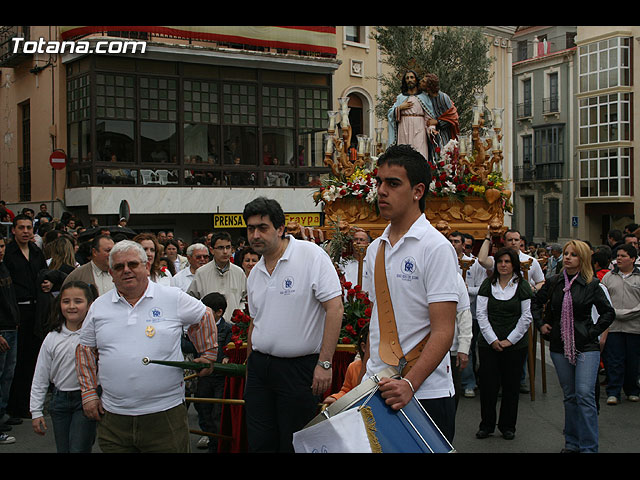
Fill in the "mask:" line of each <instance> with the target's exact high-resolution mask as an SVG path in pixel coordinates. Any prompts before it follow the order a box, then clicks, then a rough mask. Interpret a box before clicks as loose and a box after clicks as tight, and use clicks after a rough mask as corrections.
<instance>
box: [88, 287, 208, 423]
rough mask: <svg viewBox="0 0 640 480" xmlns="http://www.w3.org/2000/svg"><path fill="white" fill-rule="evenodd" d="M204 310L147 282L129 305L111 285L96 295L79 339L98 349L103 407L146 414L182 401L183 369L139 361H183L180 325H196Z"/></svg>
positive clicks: (177, 292)
mask: <svg viewBox="0 0 640 480" xmlns="http://www.w3.org/2000/svg"><path fill="white" fill-rule="evenodd" d="M205 310H206V307H205V305H204V304H203V303H202V302H201V301H200V300H198V299H196V298H193V297H192V296H190V295H187V294H186V293H184V292H182V291H181V290H179V289H177V288H172V287H167V286H164V285H159V284H157V283H154V282H151V281H150V282H149V285H148V286H147V290H146V291H145V293H144V295H143V296H142V298H141V299H140V300H138V303H136V305H135V306H133V307H132V306H131V305H130V304H129V303H128V302H127V301H126V300H125V299H124V298H123V297H121V296H120V294H119V293H118V291H117V289H115V288H114V289H113V290H112V291H110V292H107V293H106V294H104V295H102V296H100V297H98V298H97V299H96V301H95V302H93V304H92V305H91V308H90V309H89V312H88V313H87V317H86V318H85V320H84V323H83V324H82V329H81V332H80V343H81V344H82V345H86V346H88V347H97V349H98V378H99V382H100V385H101V386H102V397H101V399H102V405H103V406H104V408H105V410H107V411H108V412H111V413H117V414H121V415H145V414H148V413H155V412H161V411H165V410H168V409H170V408H173V407H175V406H177V405H179V404H180V403H182V402H183V401H184V379H183V378H184V373H183V371H182V369H180V368H175V367H167V366H164V365H157V364H149V365H144V364H143V363H142V359H143V358H144V357H148V358H149V359H151V360H176V361H182V360H184V355H183V354H182V351H181V349H180V339H181V337H182V332H183V326H187V325H191V324H194V323H198V322H199V321H200V320H201V319H202V317H203V315H204V314H205Z"/></svg>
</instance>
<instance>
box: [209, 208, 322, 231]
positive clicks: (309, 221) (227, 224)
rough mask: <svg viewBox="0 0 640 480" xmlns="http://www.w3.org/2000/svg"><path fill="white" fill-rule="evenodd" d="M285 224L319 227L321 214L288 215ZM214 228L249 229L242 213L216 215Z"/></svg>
mask: <svg viewBox="0 0 640 480" xmlns="http://www.w3.org/2000/svg"><path fill="white" fill-rule="evenodd" d="M284 218H285V223H289V222H297V223H298V224H300V225H301V226H303V227H319V226H320V213H315V212H313V213H287V214H285V216H284ZM213 228H247V226H246V225H245V223H244V219H243V218H242V214H241V213H214V214H213Z"/></svg>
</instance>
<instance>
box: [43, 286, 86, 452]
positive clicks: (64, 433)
mask: <svg viewBox="0 0 640 480" xmlns="http://www.w3.org/2000/svg"><path fill="white" fill-rule="evenodd" d="M97 296H98V293H97V291H96V289H95V287H94V286H93V285H88V284H86V283H85V282H80V281H75V282H69V283H67V284H65V285H64V286H63V287H62V289H61V291H60V294H59V295H58V297H57V298H56V300H55V303H54V306H53V309H52V311H51V328H52V329H51V331H50V332H49V333H48V334H47V336H46V337H45V339H44V341H43V343H42V347H41V348H40V353H39V354H38V361H37V363H36V369H35V372H34V376H33V382H32V384H31V418H32V420H31V423H32V426H33V431H34V432H35V433H37V434H38V435H44V434H45V433H46V431H47V424H46V422H45V419H44V415H43V410H44V404H45V398H46V395H47V391H48V390H49V386H50V384H53V390H52V391H53V395H52V397H51V401H50V403H49V412H50V414H51V422H52V424H53V432H54V436H55V441H56V448H57V451H58V453H74V452H77V453H90V452H91V448H92V447H93V443H94V441H95V436H96V424H95V421H94V420H90V419H88V418H87V417H85V415H84V413H83V411H82V399H81V396H80V385H79V383H78V378H77V375H76V369H75V351H76V346H77V345H78V340H79V338H80V328H81V327H82V322H83V321H84V318H85V316H86V315H87V311H88V310H89V306H90V305H91V303H92V302H93V300H94V299H95V298H97Z"/></svg>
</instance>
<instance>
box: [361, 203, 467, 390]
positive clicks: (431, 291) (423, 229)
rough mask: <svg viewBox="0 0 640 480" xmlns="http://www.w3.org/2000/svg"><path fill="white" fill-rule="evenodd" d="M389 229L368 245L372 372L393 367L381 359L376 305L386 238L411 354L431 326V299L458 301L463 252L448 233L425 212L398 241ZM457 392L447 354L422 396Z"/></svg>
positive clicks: (403, 338) (394, 297)
mask: <svg viewBox="0 0 640 480" xmlns="http://www.w3.org/2000/svg"><path fill="white" fill-rule="evenodd" d="M389 228H390V227H387V228H386V229H385V231H384V233H383V234H382V235H381V236H380V237H378V238H377V239H375V240H374V241H373V242H372V243H371V245H370V246H369V248H368V249H367V255H366V259H367V268H368V269H369V270H370V271H369V277H370V278H371V291H370V292H369V298H370V299H371V301H372V302H374V305H373V308H372V309H371V310H372V314H371V323H370V327H369V345H370V347H369V348H370V351H369V354H370V358H369V361H368V362H367V375H366V377H363V378H368V377H370V376H371V375H374V374H376V373H379V372H380V371H382V370H384V369H385V368H387V367H388V365H387V364H386V363H384V362H383V361H382V360H381V359H380V354H379V351H378V349H379V344H380V326H379V323H378V310H377V307H376V305H375V298H376V296H375V264H376V254H377V253H378V247H379V244H380V242H387V245H386V246H385V267H386V272H387V281H388V283H389V292H390V294H391V302H392V304H393V310H394V314H395V318H396V324H397V328H398V338H399V340H400V344H401V345H402V351H403V352H404V353H405V354H406V353H408V352H409V351H411V349H413V348H414V347H415V346H416V345H417V344H418V343H420V341H421V340H422V339H423V338H424V337H425V336H426V335H427V334H428V333H429V332H430V331H431V323H430V320H429V304H430V303H436V302H456V303H457V302H458V298H459V297H458V276H459V275H460V274H459V273H458V257H457V256H456V252H455V250H454V249H453V246H452V245H451V242H449V240H447V239H446V238H445V237H444V235H442V234H441V233H440V232H438V231H437V230H436V229H435V228H434V227H433V226H431V224H430V223H429V221H428V220H427V219H426V217H425V216H424V215H420V218H418V220H416V221H415V222H414V224H413V225H412V226H411V228H410V229H409V231H408V232H407V233H406V234H405V235H404V236H403V237H402V238H401V239H400V240H399V241H398V242H397V243H396V244H395V245H394V246H391V245H390V244H389V233H388V232H389ZM454 393H455V390H454V386H453V378H452V376H451V365H450V359H449V354H448V353H447V354H446V355H445V356H444V358H443V359H442V362H441V363H440V365H438V367H437V368H436V369H435V370H434V371H433V372H432V373H431V375H429V376H428V377H427V378H426V380H425V381H424V382H423V383H422V385H420V387H419V388H418V390H417V391H416V393H415V395H416V398H418V399H428V398H442V397H450V396H453V395H454Z"/></svg>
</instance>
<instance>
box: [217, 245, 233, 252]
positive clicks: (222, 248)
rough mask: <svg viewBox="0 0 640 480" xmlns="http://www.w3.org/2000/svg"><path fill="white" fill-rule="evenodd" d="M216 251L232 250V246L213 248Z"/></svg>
mask: <svg viewBox="0 0 640 480" xmlns="http://www.w3.org/2000/svg"><path fill="white" fill-rule="evenodd" d="M213 249H214V250H220V251H223V250H231V245H220V246H218V247H213Z"/></svg>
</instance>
